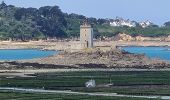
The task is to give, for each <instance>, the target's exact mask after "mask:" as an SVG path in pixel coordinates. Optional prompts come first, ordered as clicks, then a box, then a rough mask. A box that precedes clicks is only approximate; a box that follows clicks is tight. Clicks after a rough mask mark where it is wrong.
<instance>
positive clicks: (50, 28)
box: [0, 2, 170, 41]
mask: <svg viewBox="0 0 170 100" xmlns="http://www.w3.org/2000/svg"><path fill="white" fill-rule="evenodd" d="M85 19H86V17H85V16H83V15H78V14H67V13H63V12H62V11H61V10H60V8H59V7H58V6H45V7H41V8H39V9H37V8H20V7H15V6H13V5H6V4H5V3H4V2H2V4H0V39H1V40H9V39H11V40H21V41H26V40H31V39H34V40H38V39H47V38H71V37H78V36H79V26H80V24H81V23H82V22H83V21H84V20H85ZM87 20H88V22H89V23H91V24H93V26H94V35H95V38H99V37H103V36H106V37H110V36H114V35H115V34H117V33H122V32H124V33H127V34H131V35H139V34H140V35H143V36H162V35H166V36H167V35H170V27H169V26H170V24H169V22H166V23H165V24H164V25H165V26H164V27H158V26H151V27H147V28H141V27H139V26H137V27H133V28H130V27H112V26H110V25H109V20H108V19H96V18H87Z"/></svg>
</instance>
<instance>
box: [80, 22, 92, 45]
mask: <svg viewBox="0 0 170 100" xmlns="http://www.w3.org/2000/svg"><path fill="white" fill-rule="evenodd" d="M80 42H81V45H82V47H83V48H92V47H93V27H92V26H91V25H90V24H88V22H87V21H84V23H83V24H82V25H81V26H80Z"/></svg>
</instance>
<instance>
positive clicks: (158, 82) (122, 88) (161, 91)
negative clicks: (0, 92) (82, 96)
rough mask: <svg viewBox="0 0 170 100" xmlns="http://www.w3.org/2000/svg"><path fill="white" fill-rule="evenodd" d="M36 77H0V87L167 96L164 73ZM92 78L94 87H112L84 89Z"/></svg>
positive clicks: (168, 80) (169, 91) (168, 89)
mask: <svg viewBox="0 0 170 100" xmlns="http://www.w3.org/2000/svg"><path fill="white" fill-rule="evenodd" d="M33 76H36V77H28V78H22V77H15V78H6V77H0V79H1V80H0V87H20V88H21V87H23V88H39V89H41V88H45V89H50V90H51V89H52V90H72V91H80V92H106V93H107V92H108V93H118V94H132V95H170V78H169V77H170V73H169V71H165V72H159V71H157V72H114V71H113V72H112V71H104V72H61V73H41V74H35V75H33ZM90 79H94V80H95V81H96V84H97V85H101V84H109V83H110V80H111V83H114V86H112V87H96V88H86V87H85V82H87V81H88V80H90Z"/></svg>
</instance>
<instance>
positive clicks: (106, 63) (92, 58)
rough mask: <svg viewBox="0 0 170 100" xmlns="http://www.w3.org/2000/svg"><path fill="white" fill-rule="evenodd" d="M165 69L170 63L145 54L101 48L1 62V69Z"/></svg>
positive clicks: (169, 66)
mask: <svg viewBox="0 0 170 100" xmlns="http://www.w3.org/2000/svg"><path fill="white" fill-rule="evenodd" d="M89 68H91V69H93V68H103V69H105V68H106V69H112V68H113V69H114V68H115V69H116V68H132V69H134V68H135V69H164V68H170V63H168V62H165V61H162V60H159V59H149V58H148V57H146V56H145V55H141V54H131V53H128V52H126V51H121V50H119V49H111V50H108V51H102V50H99V49H95V50H94V49H93V50H84V51H78V52H64V51H63V52H60V53H59V54H57V55H53V56H50V57H46V58H39V59H32V60H25V61H24V60H23V61H13V62H0V70H15V69H89Z"/></svg>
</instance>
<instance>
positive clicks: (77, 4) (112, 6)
mask: <svg viewBox="0 0 170 100" xmlns="http://www.w3.org/2000/svg"><path fill="white" fill-rule="evenodd" d="M4 1H5V2H6V3H7V4H12V5H15V6H18V7H36V8H39V7H41V6H49V5H50V6H54V5H58V6H59V7H60V8H61V10H62V11H63V12H67V13H77V14H83V15H85V16H88V17H96V18H115V17H116V16H119V17H123V18H125V19H130V20H135V21H143V20H151V21H152V22H154V23H156V24H159V25H161V24H163V23H164V22H166V21H170V0H4Z"/></svg>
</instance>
